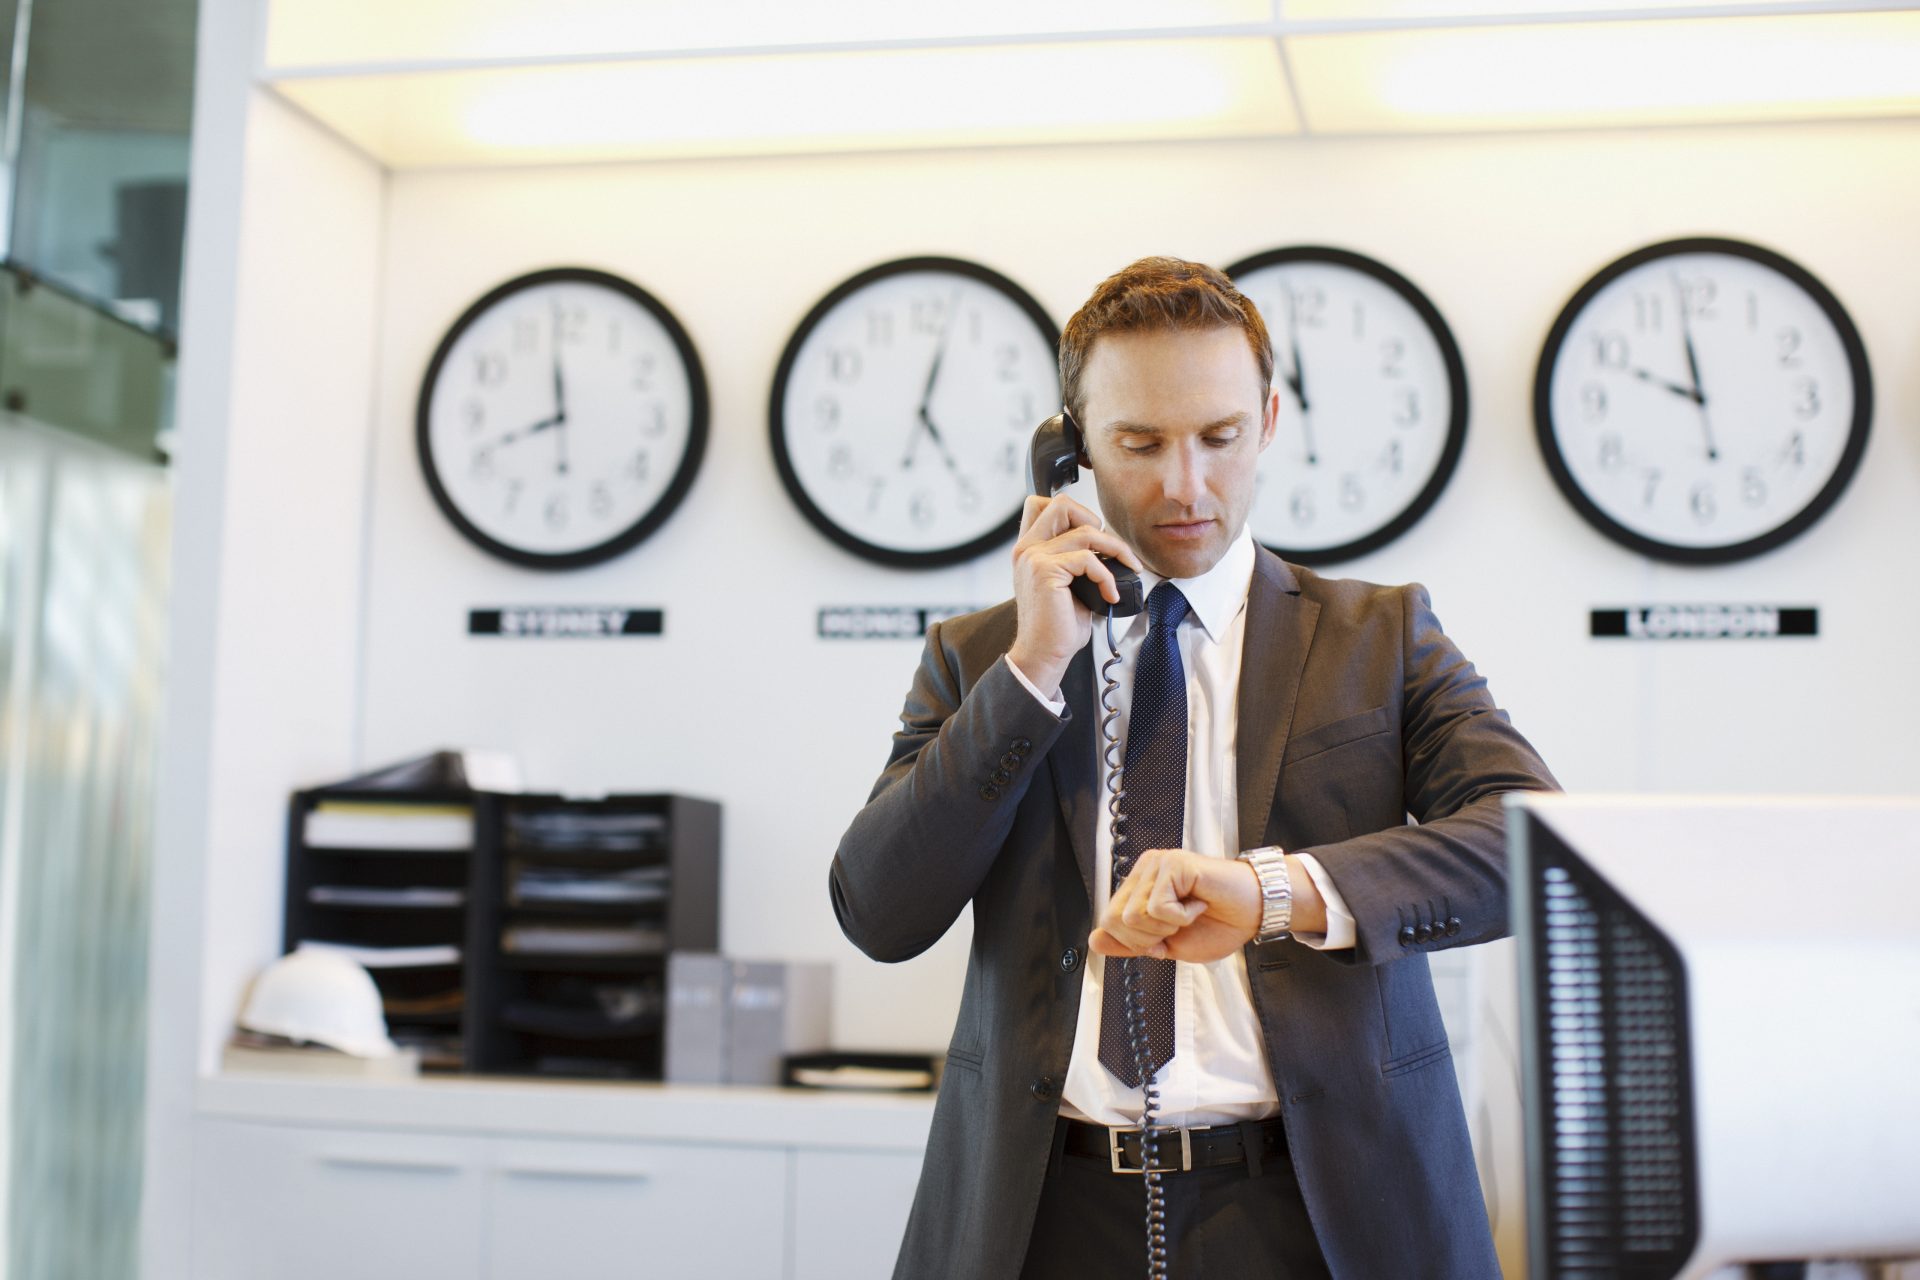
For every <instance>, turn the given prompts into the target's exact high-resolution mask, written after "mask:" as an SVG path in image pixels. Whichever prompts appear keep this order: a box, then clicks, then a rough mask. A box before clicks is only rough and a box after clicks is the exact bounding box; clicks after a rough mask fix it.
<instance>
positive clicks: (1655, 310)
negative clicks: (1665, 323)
mask: <svg viewBox="0 0 1920 1280" xmlns="http://www.w3.org/2000/svg"><path fill="white" fill-rule="evenodd" d="M1665 305H1666V299H1664V298H1662V297H1661V296H1660V295H1659V294H1657V293H1647V292H1639V293H1635V294H1634V295H1633V327H1634V329H1635V331H1637V332H1639V333H1657V332H1659V330H1660V318H1661V315H1662V313H1663V311H1664V309H1665Z"/></svg>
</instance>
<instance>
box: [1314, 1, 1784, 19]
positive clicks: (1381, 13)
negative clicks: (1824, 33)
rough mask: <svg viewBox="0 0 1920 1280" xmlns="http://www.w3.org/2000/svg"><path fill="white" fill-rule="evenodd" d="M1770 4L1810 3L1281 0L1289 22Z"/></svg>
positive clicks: (1713, 7)
mask: <svg viewBox="0 0 1920 1280" xmlns="http://www.w3.org/2000/svg"><path fill="white" fill-rule="evenodd" d="M1769 2H1771V3H1773V4H1776V5H1778V6H1779V7H1780V8H1783V9H1786V8H1792V7H1794V6H1795V5H1796V4H1797V5H1799V6H1800V7H1803V8H1804V7H1805V0H1636V2H1635V3H1629V4H1606V3H1597V2H1596V0H1281V4H1280V13H1281V16H1282V18H1284V19H1285V20H1286V21H1287V22H1374V21H1396V22H1416V21H1417V22H1425V21H1431V20H1434V19H1440V18H1481V17H1502V18H1512V17H1549V16H1553V15H1563V14H1579V15H1582V16H1590V15H1592V14H1594V13H1598V12H1602V11H1613V12H1620V13H1633V12H1635V11H1636V10H1646V9H1660V10H1668V11H1671V10H1674V9H1709V10H1710V9H1722V8H1726V7H1727V6H1729V5H1739V6H1741V7H1742V8H1746V9H1752V8H1755V7H1757V6H1759V5H1766V4H1768V3H1769Z"/></svg>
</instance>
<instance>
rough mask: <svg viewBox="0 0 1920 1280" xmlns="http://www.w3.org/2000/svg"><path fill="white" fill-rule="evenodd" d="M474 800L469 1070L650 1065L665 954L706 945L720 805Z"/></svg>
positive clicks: (646, 1076) (541, 1071)
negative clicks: (542, 888)
mask: <svg viewBox="0 0 1920 1280" xmlns="http://www.w3.org/2000/svg"><path fill="white" fill-rule="evenodd" d="M475 801H476V805H475V828H476V834H477V842H476V845H475V849H474V863H473V871H474V881H473V883H474V892H473V896H472V902H473V907H472V910H471V912H470V913H469V918H468V938H469V948H468V955H469V965H468V992H469V1010H470V1016H469V1019H468V1025H467V1037H468V1039H467V1050H468V1062H469V1069H470V1070H473V1071H480V1072H496V1073H508V1074H515V1075H564V1076H590V1077H601V1078H608V1079H628V1080H659V1079H661V1078H662V1068H663V1063H664V1060H665V1009H666V983H667V956H668V954H669V953H670V952H672V951H674V950H681V949H684V950H693V951H717V950H718V949H719V943H720V920H719V901H720V856H719V855H720V806H718V805H717V804H714V803H712V802H711V801H706V800H695V799H691V798H689V797H686V796H673V795H610V796H606V797H604V798H601V799H595V800H576V799H568V798H567V797H565V796H560V795H505V794H495V793H481V794H479V795H477V796H476V797H475ZM543 880H544V882H545V885H546V892H538V891H536V889H535V884H536V882H540V881H543ZM562 886H564V887H565V888H564V889H563V888H562ZM556 894H559V895H560V896H556ZM562 940H571V941H572V942H573V944H574V945H573V946H572V947H566V948H562V947H561V946H559V945H556V944H557V943H559V942H560V941H562ZM516 944H517V945H516Z"/></svg>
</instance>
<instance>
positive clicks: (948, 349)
mask: <svg viewBox="0 0 1920 1280" xmlns="http://www.w3.org/2000/svg"><path fill="white" fill-rule="evenodd" d="M1059 346H1060V331H1059V330H1058V329H1057V328H1056V327H1055V326H1054V324H1053V321H1052V320H1050V319H1049V318H1048V317H1047V313H1046V312H1045V311H1044V310H1043V309H1042V308H1041V306H1040V304H1039V303H1038V302H1036V301H1034V299H1033V298H1032V297H1031V296H1030V295H1029V294H1028V293H1027V292H1026V291H1025V290H1024V289H1022V288H1021V287H1020V286H1019V285H1017V284H1015V283H1014V282H1013V281H1011V280H1009V279H1007V278H1006V277H1005V276H1003V275H1001V274H999V273H998V272H996V271H993V270H991V269H989V268H987V267H983V266H981V265H979V264H978V263H973V262H967V261H963V260H961V259H957V258H939V257H922V258H906V259H901V260H899V261H895V262H886V263H882V264H880V265H879V266H876V267H872V268H870V269H868V270H866V271H863V272H861V273H860V274H858V275H856V276H854V277H853V278H851V279H849V280H847V281H845V282H844V283H842V284H841V285H839V286H838V287H836V288H835V289H834V290H833V291H832V292H830V293H828V294H827V295H826V297H824V298H822V299H821V300H820V301H819V303H818V304H816V305H815V306H814V307H813V309H812V310H811V311H809V312H808V313H807V315H806V317H805V318H804V319H803V320H801V322H800V325H799V327H798V328H797V329H796V330H795V331H794V334H793V337H792V338H791V339H790V340H789V341H788V342H787V346H786V350H785V351H784V352H783V353H782V355H781V357H780V365H779V368H778V370H777V372H776V373H775V374H774V379H773V395H772V402H771V404H770V406H769V411H768V416H769V420H770V425H771V430H772V442H773V456H774V460H775V462H776V464H777V465H778V467H779V469H780V479H781V481H782V483H783V484H785V486H786V489H787V493H788V494H789V495H790V496H791V497H792V498H793V501H794V503H795V505H796V506H798V507H799V508H800V511H801V513H802V514H804V515H805V516H806V518H807V519H808V520H809V521H810V522H811V523H812V524H813V525H814V527H815V528H817V529H819V530H820V531H821V532H822V533H824V534H825V535H826V536H827V537H829V538H831V539H832V540H833V541H834V542H836V543H838V544H839V545H840V546H842V547H845V548H846V549H847V550H849V551H852V552H854V553H855V554H857V555H861V556H864V557H866V558H867V559H870V560H874V561H876V562H878V563H881V564H887V565H895V566H902V567H927V566H933V565H944V564H955V563H958V562H960V561H963V560H968V559H971V558H973V557H974V556H976V555H979V554H980V553H981V552H983V551H985V550H986V549H987V548H989V547H992V546H994V545H996V544H998V543H1001V542H1005V541H1006V540H1007V539H1009V538H1011V537H1012V536H1013V535H1014V533H1015V532H1016V531H1017V530H1018V529H1019V525H1020V508H1021V504H1022V500H1023V498H1024V497H1025V494H1026V491H1027V454H1028V443H1029V441H1030V440H1031V438H1032V435H1033V430H1034V428H1035V427H1037V426H1038V425H1039V424H1040V422H1041V420H1042V419H1044V418H1046V417H1047V416H1048V415H1049V414H1051V413H1053V412H1055V411H1056V409H1057V407H1058V403H1059V399H1060V374H1059V365H1058V351H1059Z"/></svg>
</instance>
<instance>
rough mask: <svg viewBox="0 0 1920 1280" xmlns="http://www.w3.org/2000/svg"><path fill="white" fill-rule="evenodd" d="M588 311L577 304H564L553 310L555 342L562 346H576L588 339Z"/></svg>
mask: <svg viewBox="0 0 1920 1280" xmlns="http://www.w3.org/2000/svg"><path fill="white" fill-rule="evenodd" d="M587 323H588V317H587V309H586V308H585V307H582V306H578V305H575V304H562V305H560V306H557V307H555V308H554V310H553V340H554V342H555V343H557V344H559V345H560V346H566V347H570V346H575V345H577V344H579V343H581V342H584V341H585V340H586V337H587Z"/></svg>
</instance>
